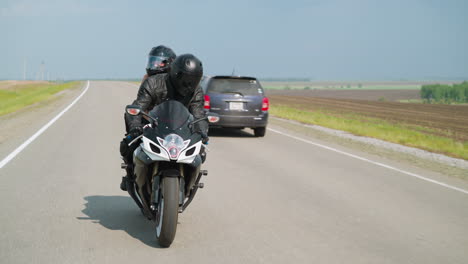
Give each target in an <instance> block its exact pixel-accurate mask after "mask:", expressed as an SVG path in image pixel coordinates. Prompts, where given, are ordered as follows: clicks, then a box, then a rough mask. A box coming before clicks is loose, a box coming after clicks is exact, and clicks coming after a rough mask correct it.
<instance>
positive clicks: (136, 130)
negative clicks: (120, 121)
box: [125, 127, 143, 144]
mask: <svg viewBox="0 0 468 264" xmlns="http://www.w3.org/2000/svg"><path fill="white" fill-rule="evenodd" d="M141 134H143V128H141V127H135V128H132V129H131V130H130V131H129V132H128V134H127V136H126V137H125V141H127V144H130V142H132V140H134V139H135V138H137V137H139V136H140V135H141Z"/></svg>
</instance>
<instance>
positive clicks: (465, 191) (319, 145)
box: [268, 128, 468, 194]
mask: <svg viewBox="0 0 468 264" xmlns="http://www.w3.org/2000/svg"><path fill="white" fill-rule="evenodd" d="M268 130H270V131H273V132H275V133H278V134H281V135H283V136H287V137H290V138H293V139H296V140H299V141H302V142H305V143H308V144H311V145H314V146H317V147H320V148H324V149H327V150H330V151H334V152H337V153H340V154H343V155H346V156H348V157H352V158H355V159H358V160H362V161H366V162H369V163H372V164H374V165H377V166H380V167H384V168H387V169H390V170H394V171H398V172H400V173H403V174H406V175H409V176H412V177H416V178H418V179H420V180H423V181H427V182H430V183H434V184H437V185H440V186H443V187H446V188H449V189H452V190H455V191H459V192H462V193H464V194H468V191H467V190H464V189H461V188H458V187H455V186H452V185H449V184H446V183H443V182H439V181H436V180H433V179H429V178H426V177H423V176H421V175H418V174H415V173H412V172H408V171H404V170H400V169H398V168H395V167H392V166H389V165H386V164H383V163H380V162H376V161H372V160H369V159H366V158H363V157H360V156H357V155H354V154H351V153H347V152H344V151H341V150H338V149H335V148H332V147H328V146H325V145H322V144H318V143H315V142H312V141H309V140H306V139H303V138H300V137H296V136H293V135H290V134H287V133H284V132H281V131H278V130H276V129H272V128H268Z"/></svg>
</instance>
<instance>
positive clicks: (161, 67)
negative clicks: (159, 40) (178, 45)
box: [146, 45, 176, 75]
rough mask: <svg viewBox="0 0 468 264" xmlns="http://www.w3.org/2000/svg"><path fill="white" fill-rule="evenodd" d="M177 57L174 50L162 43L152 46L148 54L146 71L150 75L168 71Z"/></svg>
mask: <svg viewBox="0 0 468 264" xmlns="http://www.w3.org/2000/svg"><path fill="white" fill-rule="evenodd" d="M175 58H176V54H175V53H174V51H172V49H170V48H168V47H166V46H163V45H160V46H157V47H154V48H152V49H151V51H150V53H149V54H148V64H147V65H146V73H148V75H154V74H157V73H164V72H168V71H169V68H170V67H171V63H172V62H173V61H174V59H175Z"/></svg>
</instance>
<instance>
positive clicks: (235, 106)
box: [229, 102, 244, 110]
mask: <svg viewBox="0 0 468 264" xmlns="http://www.w3.org/2000/svg"><path fill="white" fill-rule="evenodd" d="M229 110H244V103H242V102H229Z"/></svg>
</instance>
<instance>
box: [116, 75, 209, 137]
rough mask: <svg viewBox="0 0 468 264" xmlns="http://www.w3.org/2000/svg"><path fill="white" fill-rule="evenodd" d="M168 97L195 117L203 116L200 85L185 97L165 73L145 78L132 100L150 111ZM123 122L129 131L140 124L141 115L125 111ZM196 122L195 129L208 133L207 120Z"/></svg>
mask: <svg viewBox="0 0 468 264" xmlns="http://www.w3.org/2000/svg"><path fill="white" fill-rule="evenodd" d="M169 99H174V100H177V101H179V102H181V103H182V104H184V105H185V106H186V107H187V108H188V110H189V112H190V113H191V114H192V115H193V116H194V117H195V119H198V118H202V117H204V116H205V112H204V111H203V104H204V102H205V100H204V96H203V91H202V89H201V87H200V86H198V87H197V88H196V89H195V91H194V92H193V94H189V95H187V96H185V97H184V96H181V95H179V94H178V93H177V92H176V91H175V89H174V88H173V87H172V84H171V82H170V80H169V75H168V74H167V73H164V74H156V75H152V76H150V77H148V78H146V79H145V80H144V81H143V83H142V84H141V85H140V89H139V90H138V95H137V99H136V100H135V101H133V104H134V105H139V106H140V107H141V109H142V110H143V111H151V110H152V109H153V107H154V106H156V105H158V104H160V103H162V102H164V101H165V100H169ZM125 123H126V124H127V126H128V127H127V132H128V131H131V130H132V129H134V128H137V127H141V126H142V117H141V115H138V116H132V115H129V114H127V113H125ZM197 124H198V125H197V126H195V131H197V132H202V133H205V134H207V133H208V121H206V120H205V121H201V122H198V123H197Z"/></svg>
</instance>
